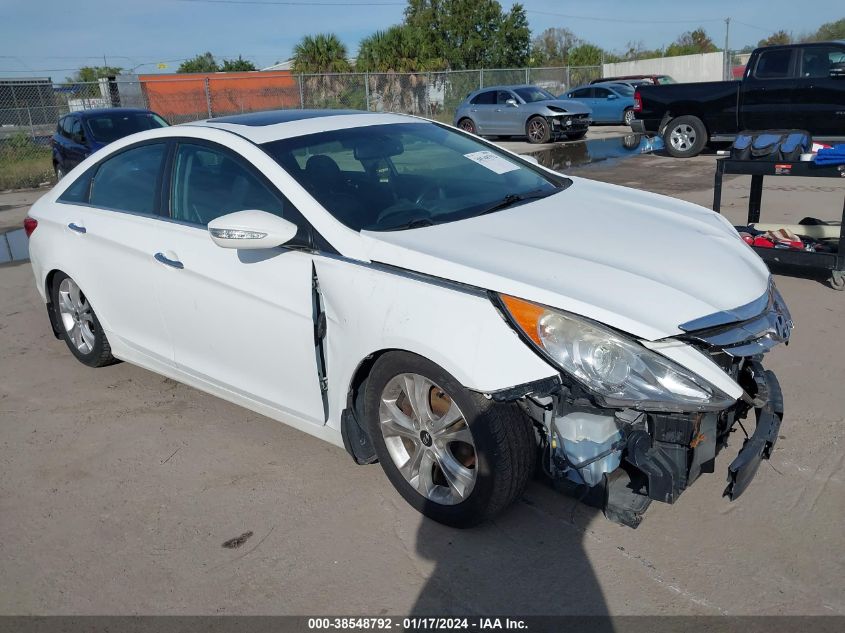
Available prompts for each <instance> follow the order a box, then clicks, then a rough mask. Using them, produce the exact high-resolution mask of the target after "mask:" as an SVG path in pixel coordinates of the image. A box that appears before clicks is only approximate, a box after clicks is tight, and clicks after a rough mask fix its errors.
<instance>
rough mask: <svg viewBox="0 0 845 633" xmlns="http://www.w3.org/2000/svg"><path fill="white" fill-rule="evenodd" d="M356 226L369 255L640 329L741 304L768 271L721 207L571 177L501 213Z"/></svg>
mask: <svg viewBox="0 0 845 633" xmlns="http://www.w3.org/2000/svg"><path fill="white" fill-rule="evenodd" d="M362 236H363V237H364V239H365V240H367V241H368V244H367V249H368V251H369V259H370V260H371V261H373V262H381V263H384V264H389V265H392V266H396V267H400V268H404V269H408V270H413V271H416V272H419V273H424V274H428V275H431V276H434V277H439V278H443V279H448V280H451V281H456V282H460V283H465V284H470V285H472V286H476V287H481V288H484V289H487V290H493V291H496V292H501V293H506V294H510V295H514V296H518V297H522V298H524V299H528V300H532V301H536V302H538V303H542V304H545V305H548V306H552V307H556V308H560V309H563V310H567V311H570V312H573V313H575V314H579V315H582V316H585V317H588V318H591V319H594V320H596V321H600V322H602V323H605V324H607V325H610V326H612V327H615V328H617V329H619V330H622V331H624V332H628V333H630V334H632V335H634V336H637V337H640V338H642V339H646V340H656V339H661V338H665V337H668V336H674V335H677V334H680V333H681V330H680V329H679V328H678V326H679V325H680V324H683V323H686V322H688V321H691V320H693V319H697V318H700V317H703V316H707V315H710V314H713V313H715V312H719V311H722V310H728V309H732V308H736V307H738V306H741V305H745V304H747V303H750V302H751V301H753V300H754V299H757V298H758V297H760V296H761V295H763V293H765V292H766V289H767V286H768V280H769V271H768V269H767V268H766V266H765V264H764V263H763V261H762V260H761V259H760V258H759V257H758V256H757V255H756V254H755V253H754V252H753V251H752V250H751V248H750V247H748V246H747V245H746V244H745V243H744V242H743V241H742V240H741V239H740V238H739V236H738V235H737V233H736V231H735V230H734V229H733V227H731V225H730V223H728V222H727V220H725V219H724V218H723V217H722V216H720V215H718V214H716V213H714V212H712V211H710V210H708V209H705V208H703V207H700V206H698V205H694V204H690V203H687V202H683V201H680V200H676V199H674V198H668V197H665V196H660V195H656V194H651V193H647V192H643V191H638V190H635V189H628V188H625V187H618V186H616V185H608V184H604V183H597V182H594V181H590V180H584V179H580V178H572V185H571V186H569V187H568V188H567V189H565V190H563V191H561V192H560V193H557V194H554V195H552V196H549V197H547V198H543V199H541V200H536V201H533V202H530V203H525V204H521V205H518V206H515V207H511V208H510V209H505V210H503V211H500V212H496V213H491V214H488V215H484V216H479V217H476V218H471V219H468V220H461V221H458V222H450V223H446V224H440V225H435V226H432V227H425V228H419V229H412V230H406V231H394V232H374V231H364V232H362Z"/></svg>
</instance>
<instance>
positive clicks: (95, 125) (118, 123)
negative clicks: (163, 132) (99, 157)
mask: <svg viewBox="0 0 845 633" xmlns="http://www.w3.org/2000/svg"><path fill="white" fill-rule="evenodd" d="M86 122H87V124H88V129H89V130H90V131H91V136H92V137H94V140H95V141H99V142H100V143H111V142H112V141H116V140H117V139H119V138H123V137H124V136H129V135H130V134H135V132H143V131H144V130H152V129H154V128H159V127H167V121H165V120H164V119H162V118H161V117H160V116H159V115H157V114H153V113H152V112H104V113H103V114H97V115H92V116H88V117H86Z"/></svg>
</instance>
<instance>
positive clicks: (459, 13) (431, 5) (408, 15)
mask: <svg viewBox="0 0 845 633" xmlns="http://www.w3.org/2000/svg"><path fill="white" fill-rule="evenodd" d="M405 25H407V26H409V27H411V28H413V29H415V30H416V31H417V32H418V33H419V36H420V50H419V54H418V56H420V57H421V58H423V59H442V60H445V61H446V63H447V64H448V66H449V67H450V68H452V69H454V70H462V69H468V68H473V69H474V68H491V67H494V66H500V65H508V66H521V65H524V64H526V63H527V61H528V53H529V50H530V45H531V32H530V31H529V30H528V21H527V19H526V17H525V9H523V7H522V5H520V4H514V5H513V7H512V8H511V10H510V11H502V5H500V4H499V3H498V2H497V1H496V0H408V6H407V7H406V8H405Z"/></svg>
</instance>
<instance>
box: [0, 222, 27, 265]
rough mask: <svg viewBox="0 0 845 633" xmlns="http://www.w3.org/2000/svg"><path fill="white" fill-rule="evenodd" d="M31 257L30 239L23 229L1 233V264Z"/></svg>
mask: <svg viewBox="0 0 845 633" xmlns="http://www.w3.org/2000/svg"><path fill="white" fill-rule="evenodd" d="M28 259H29V239H27V237H26V233H25V232H24V230H23V229H15V230H14V231H7V232H6V233H0V264H7V263H9V262H21V261H26V260H28Z"/></svg>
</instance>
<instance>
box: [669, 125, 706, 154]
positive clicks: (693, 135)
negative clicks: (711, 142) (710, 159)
mask: <svg viewBox="0 0 845 633" xmlns="http://www.w3.org/2000/svg"><path fill="white" fill-rule="evenodd" d="M707 140H708V138H707V128H706V127H704V123H703V122H702V121H701V119H699V118H698V117H697V116H691V115H685V116H679V117H677V118H675V119H672V120H671V121H669V124H668V125H667V126H666V129H664V130H663V143H664V145H665V146H666V151H667V152H669V155H670V156H674V157H675V158H692V157H693V156H698V155H699V154H700V153H701V151H702V150H703V149H704V147H705V146H706V145H707Z"/></svg>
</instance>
